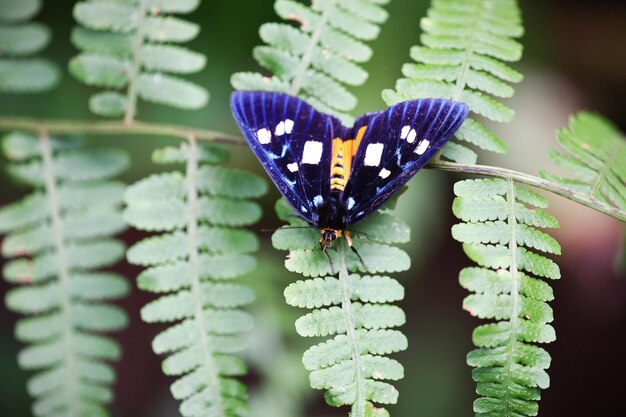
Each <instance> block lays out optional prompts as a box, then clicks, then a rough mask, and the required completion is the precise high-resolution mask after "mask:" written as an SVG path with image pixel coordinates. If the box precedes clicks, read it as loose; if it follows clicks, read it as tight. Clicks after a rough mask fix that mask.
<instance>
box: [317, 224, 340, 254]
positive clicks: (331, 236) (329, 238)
mask: <svg viewBox="0 0 626 417" xmlns="http://www.w3.org/2000/svg"><path fill="white" fill-rule="evenodd" d="M320 233H321V234H322V238H321V239H320V248H321V249H322V252H326V249H328V248H329V247H330V246H331V245H332V244H333V242H334V241H335V240H337V239H338V238H340V237H341V233H342V232H341V230H337V229H321V230H320Z"/></svg>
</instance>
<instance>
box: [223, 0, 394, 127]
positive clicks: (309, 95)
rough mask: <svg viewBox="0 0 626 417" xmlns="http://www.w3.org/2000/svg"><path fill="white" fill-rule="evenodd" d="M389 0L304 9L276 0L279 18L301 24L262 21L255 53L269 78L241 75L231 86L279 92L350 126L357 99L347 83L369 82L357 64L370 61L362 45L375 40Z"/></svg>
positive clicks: (330, 0) (349, 0)
mask: <svg viewBox="0 0 626 417" xmlns="http://www.w3.org/2000/svg"><path fill="white" fill-rule="evenodd" d="M386 3H388V0H342V1H338V0H318V1H315V2H312V4H311V6H306V5H304V4H302V3H300V2H298V1H295V0H276V2H275V3H274V8H275V10H276V13H277V14H278V15H279V16H280V17H281V18H283V19H286V20H292V21H294V22H296V23H297V24H299V25H300V27H299V28H298V27H295V26H292V25H289V24H286V23H266V24H264V25H262V26H261V28H260V30H259V34H260V36H261V39H262V40H263V41H264V42H265V43H266V45H264V46H257V47H256V48H255V49H254V51H253V55H254V57H255V59H256V60H257V61H258V62H259V64H260V65H261V66H262V67H264V68H265V69H267V70H268V71H270V72H271V73H272V74H273V75H272V76H271V77H265V76H264V75H262V74H259V73H253V72H239V73H236V74H234V75H233V77H232V79H231V83H232V85H233V86H234V87H235V88H236V89H238V90H265V91H279V92H283V93H288V94H291V95H294V96H298V97H300V98H302V99H303V100H306V101H307V102H309V103H310V104H311V105H313V106H314V107H315V108H317V109H318V110H319V111H321V112H324V113H328V114H333V115H335V116H337V117H339V118H341V119H342V121H343V122H344V124H346V125H351V124H352V122H353V121H354V119H353V118H352V116H350V115H349V114H348V113H347V112H349V111H350V110H352V109H353V108H354V107H355V106H356V103H357V101H356V97H355V96H354V95H353V94H352V93H350V92H349V91H348V90H347V88H346V87H345V85H349V86H358V85H362V84H363V83H364V82H365V81H366V80H367V76H368V74H367V72H366V71H365V70H364V69H363V68H362V67H361V66H360V65H359V64H361V63H364V62H366V61H368V60H369V59H370V57H371V55H372V51H371V49H370V48H369V47H368V46H367V45H366V44H365V43H364V42H365V41H371V40H373V39H376V38H377V37H378V34H379V32H380V28H379V25H381V24H382V23H384V22H385V21H386V20H387V12H386V11H385V10H384V9H383V8H382V7H381V6H382V5H384V4H386Z"/></svg>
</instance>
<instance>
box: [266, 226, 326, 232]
mask: <svg viewBox="0 0 626 417" xmlns="http://www.w3.org/2000/svg"><path fill="white" fill-rule="evenodd" d="M288 229H314V227H312V226H282V227H278V228H276V229H261V231H262V232H276V231H278V230H288Z"/></svg>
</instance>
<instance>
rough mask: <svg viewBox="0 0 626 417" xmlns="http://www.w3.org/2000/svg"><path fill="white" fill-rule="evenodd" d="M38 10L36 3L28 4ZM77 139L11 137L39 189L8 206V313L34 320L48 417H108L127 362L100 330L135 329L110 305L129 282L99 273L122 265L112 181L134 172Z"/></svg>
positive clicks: (27, 332)
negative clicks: (121, 363)
mask: <svg viewBox="0 0 626 417" xmlns="http://www.w3.org/2000/svg"><path fill="white" fill-rule="evenodd" d="M25 3H28V2H25ZM82 146H83V142H82V141H81V140H78V139H76V138H49V137H48V136H47V135H45V134H42V135H41V137H36V136H33V135H31V134H26V133H17V132H14V133H11V134H8V135H7V136H5V137H4V138H3V141H2V149H3V151H4V153H5V154H6V155H7V157H8V158H10V159H12V160H13V162H12V163H10V164H9V165H8V167H7V168H8V171H9V172H10V173H11V174H12V175H13V176H14V177H16V178H17V179H18V180H21V181H22V182H26V183H28V184H30V185H32V186H33V187H35V188H36V190H35V191H34V192H33V193H32V194H31V195H29V196H27V197H25V198H23V199H22V200H20V201H18V202H16V203H13V204H11V205H8V206H5V207H2V208H0V231H1V232H2V233H5V234H7V236H6V238H5V239H4V241H3V244H2V255H3V256H4V257H7V258H12V259H11V260H8V261H7V262H6V264H5V266H4V269H3V276H4V279H5V280H6V281H8V282H9V283H13V284H16V287H15V288H13V289H11V290H9V291H8V293H7V295H6V298H5V304H6V305H7V308H9V309H10V310H12V311H15V312H17V313H19V314H23V315H28V316H29V317H26V318H22V319H20V320H18V323H17V326H16V330H15V334H16V337H17V338H18V340H20V341H22V342H24V343H27V344H28V346H27V347H25V348H24V349H23V350H22V351H21V352H20V354H19V357H18V362H19V365H20V366H21V367H22V368H24V369H29V370H33V371H35V372H36V373H35V374H34V375H33V376H32V377H31V378H30V379H29V381H28V386H27V388H28V391H29V393H30V394H31V396H33V397H34V398H35V402H34V404H33V413H34V414H35V415H38V416H56V415H61V414H63V415H75V416H86V415H108V413H107V411H106V409H105V405H106V403H108V402H110V401H111V399H112V391H111V389H110V388H109V386H110V385H111V384H112V383H113V382H115V373H114V371H113V368H112V367H111V366H110V365H108V364H107V362H106V361H110V360H116V359H118V358H119V356H120V349H119V347H118V345H117V344H116V343H115V342H114V341H113V340H111V339H110V338H108V337H105V336H102V335H101V334H100V333H103V332H110V331H117V330H120V329H122V328H124V327H125V326H126V323H127V318H126V314H125V312H124V311H123V310H122V309H120V308H119V307H117V306H113V305H111V304H107V303H106V301H110V300H117V299H119V298H122V297H124V296H125V295H126V294H127V293H128V291H129V285H128V283H127V282H126V280H125V278H124V277H122V276H120V275H117V274H113V273H108V272H104V271H95V270H97V269H100V268H105V267H108V266H110V265H112V264H114V263H116V262H117V261H119V260H120V259H121V258H122V257H123V254H124V249H125V248H124V245H123V243H122V242H120V241H118V240H115V239H111V236H112V235H115V234H117V233H119V232H121V231H123V230H124V229H125V225H124V223H123V221H122V216H121V203H122V193H123V189H124V185H123V184H121V183H117V182H112V181H110V179H109V178H111V177H112V176H114V175H117V174H118V173H119V172H120V171H122V170H123V169H124V168H125V167H126V166H127V165H128V156H127V155H126V154H125V153H122V152H120V151H117V150H88V149H85V148H81V147H82Z"/></svg>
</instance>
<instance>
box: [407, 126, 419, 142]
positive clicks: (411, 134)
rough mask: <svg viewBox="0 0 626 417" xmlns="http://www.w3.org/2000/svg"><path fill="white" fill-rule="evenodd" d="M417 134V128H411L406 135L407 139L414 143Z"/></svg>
mask: <svg viewBox="0 0 626 417" xmlns="http://www.w3.org/2000/svg"><path fill="white" fill-rule="evenodd" d="M416 136H417V132H415V129H411V131H410V132H409V135H408V136H407V137H406V141H407V142H409V143H413V142H415V137H416Z"/></svg>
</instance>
